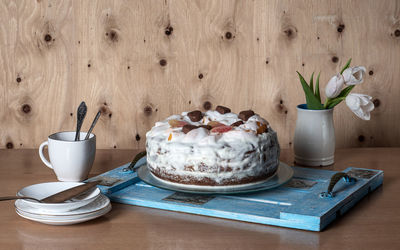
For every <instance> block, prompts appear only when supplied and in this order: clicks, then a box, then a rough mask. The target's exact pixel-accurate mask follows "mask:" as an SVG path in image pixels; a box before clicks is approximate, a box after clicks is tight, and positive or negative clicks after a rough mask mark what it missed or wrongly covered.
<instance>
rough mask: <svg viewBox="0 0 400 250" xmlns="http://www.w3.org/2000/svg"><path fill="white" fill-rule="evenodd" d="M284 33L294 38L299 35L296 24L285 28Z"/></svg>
mask: <svg viewBox="0 0 400 250" xmlns="http://www.w3.org/2000/svg"><path fill="white" fill-rule="evenodd" d="M283 33H285V35H286V36H287V38H289V39H293V38H295V37H296V35H297V29H296V27H294V26H289V27H287V28H285V29H284V30H283Z"/></svg>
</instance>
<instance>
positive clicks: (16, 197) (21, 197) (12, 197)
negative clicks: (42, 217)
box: [0, 196, 41, 202]
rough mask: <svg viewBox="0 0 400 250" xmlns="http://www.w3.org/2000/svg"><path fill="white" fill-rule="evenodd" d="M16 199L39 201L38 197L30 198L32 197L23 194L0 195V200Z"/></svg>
mask: <svg viewBox="0 0 400 250" xmlns="http://www.w3.org/2000/svg"><path fill="white" fill-rule="evenodd" d="M18 199H24V200H34V201H37V202H41V201H40V200H38V199H35V198H32V197H25V196H4V197H0V201H10V200H18Z"/></svg>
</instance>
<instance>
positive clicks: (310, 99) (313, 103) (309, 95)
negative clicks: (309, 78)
mask: <svg viewBox="0 0 400 250" xmlns="http://www.w3.org/2000/svg"><path fill="white" fill-rule="evenodd" d="M296 72H297V74H298V75H299V78H300V82H301V85H302V86H303V90H304V94H305V96H306V102H307V108H308V109H323V107H322V104H321V102H320V101H318V99H317V97H316V96H315V95H314V93H313V91H311V88H310V86H308V84H307V82H306V80H304V77H303V76H302V75H301V74H300V73H299V72H298V71H296Z"/></svg>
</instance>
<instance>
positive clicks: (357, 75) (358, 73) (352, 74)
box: [342, 66, 366, 85]
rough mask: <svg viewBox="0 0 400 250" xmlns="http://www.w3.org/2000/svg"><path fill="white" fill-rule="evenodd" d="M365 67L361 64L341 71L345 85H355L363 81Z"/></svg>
mask: <svg viewBox="0 0 400 250" xmlns="http://www.w3.org/2000/svg"><path fill="white" fill-rule="evenodd" d="M365 72H366V69H365V67H363V66H357V67H350V68H347V69H345V71H343V74H342V75H343V77H344V82H345V83H346V85H357V84H360V83H362V82H363V81H364V75H365Z"/></svg>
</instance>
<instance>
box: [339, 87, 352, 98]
mask: <svg viewBox="0 0 400 250" xmlns="http://www.w3.org/2000/svg"><path fill="white" fill-rule="evenodd" d="M354 87H355V85H350V86H348V87H346V88H344V89H343V90H342V91H341V92H340V94H339V95H338V96H337V97H346V96H347V95H348V94H349V93H350V92H351V91H352V90H353V88H354Z"/></svg>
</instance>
